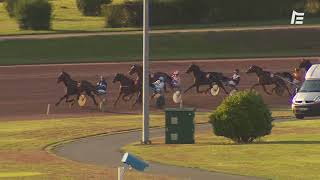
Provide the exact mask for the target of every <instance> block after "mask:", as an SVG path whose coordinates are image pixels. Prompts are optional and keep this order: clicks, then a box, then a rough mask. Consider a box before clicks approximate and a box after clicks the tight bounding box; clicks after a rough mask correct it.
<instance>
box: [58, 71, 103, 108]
mask: <svg viewBox="0 0 320 180" xmlns="http://www.w3.org/2000/svg"><path fill="white" fill-rule="evenodd" d="M60 82H63V84H64V85H65V86H66V89H67V92H66V94H65V95H64V96H62V97H61V98H60V99H59V101H58V102H57V103H56V104H55V105H56V106H58V105H59V104H60V103H61V101H62V100H63V99H65V100H66V103H70V102H71V105H73V104H74V102H75V99H72V100H69V97H70V96H73V95H77V100H78V99H79V97H80V95H81V93H83V92H85V93H86V94H87V95H88V96H89V97H91V99H92V100H93V102H94V104H95V105H96V106H97V105H98V103H97V101H96V99H95V97H94V94H95V95H97V94H98V93H97V91H96V88H95V86H94V85H92V84H91V83H90V82H89V81H85V80H82V81H80V82H78V81H75V80H73V79H72V78H71V76H70V75H69V74H68V73H66V72H64V71H62V72H61V73H60V74H59V76H58V79H57V83H60Z"/></svg>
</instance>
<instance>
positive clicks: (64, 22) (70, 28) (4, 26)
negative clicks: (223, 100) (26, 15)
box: [0, 0, 320, 35]
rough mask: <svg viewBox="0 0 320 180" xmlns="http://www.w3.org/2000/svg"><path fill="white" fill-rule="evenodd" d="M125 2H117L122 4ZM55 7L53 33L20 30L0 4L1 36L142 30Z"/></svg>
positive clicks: (61, 0) (65, 2) (70, 5)
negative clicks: (113, 26) (117, 26)
mask: <svg viewBox="0 0 320 180" xmlns="http://www.w3.org/2000/svg"><path fill="white" fill-rule="evenodd" d="M121 1H123V0H115V1H114V2H121ZM51 2H52V5H53V20H52V30H51V31H32V30H19V28H18V25H17V22H16V21H15V20H14V19H11V18H9V16H8V14H7V12H6V11H5V9H4V7H3V3H0V35H17V34H43V33H71V32H97V31H128V30H138V29H140V28H115V29H113V28H105V27H104V26H105V23H104V17H86V16H82V15H81V13H80V12H79V10H78V9H77V7H76V1H75V0H51ZM319 23H320V19H319V18H307V19H306V20H305V24H307V25H308V24H319ZM288 24H289V19H281V20H272V21H252V22H229V23H219V24H210V25H172V26H160V27H158V26H157V27H153V29H172V28H174V29H186V28H208V27H210V28H216V27H218V28H220V27H252V26H269V25H288Z"/></svg>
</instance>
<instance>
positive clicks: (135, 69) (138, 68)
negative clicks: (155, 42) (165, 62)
mask: <svg viewBox="0 0 320 180" xmlns="http://www.w3.org/2000/svg"><path fill="white" fill-rule="evenodd" d="M139 71H142V68H141V66H140V65H138V64H134V65H132V66H131V68H130V71H129V74H130V75H133V74H135V73H139Z"/></svg>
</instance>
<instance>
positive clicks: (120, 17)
mask: <svg viewBox="0 0 320 180" xmlns="http://www.w3.org/2000/svg"><path fill="white" fill-rule="evenodd" d="M131 9H137V8H133V7H131V8H130V5H129V4H116V5H107V6H105V13H104V14H105V17H106V20H105V21H106V22H105V23H106V27H113V28H118V27H130V26H136V25H137V23H138V22H137V19H138V18H137V17H136V14H137V13H136V12H135V11H131Z"/></svg>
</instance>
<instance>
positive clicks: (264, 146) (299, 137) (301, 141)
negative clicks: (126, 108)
mask: <svg viewBox="0 0 320 180" xmlns="http://www.w3.org/2000/svg"><path fill="white" fill-rule="evenodd" d="M163 141H164V140H163V139H157V140H153V141H152V142H153V145H150V146H140V145H137V144H131V145H128V146H126V147H125V148H124V149H125V150H126V151H129V152H132V153H134V154H137V155H138V156H140V157H143V158H144V159H146V160H150V161H156V162H160V163H166V164H172V165H177V166H185V167H193V168H201V169H204V170H208V171H218V172H223V173H229V174H239V175H246V176H256V177H261V178H266V179H319V178H320V175H319V173H318V172H319V170H320V169H319V167H320V121H319V120H312V121H293V122H281V123H275V127H274V129H273V131H272V135H269V136H267V137H265V138H263V139H261V141H260V142H257V143H254V144H234V143H233V142H231V141H230V140H228V139H225V138H223V137H217V136H214V135H213V134H212V133H211V132H208V133H204V134H200V135H198V136H197V137H196V141H197V142H196V144H195V145H164V144H163ZM169 151H170V153H167V152H169ZM159 157H161V158H159Z"/></svg>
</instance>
